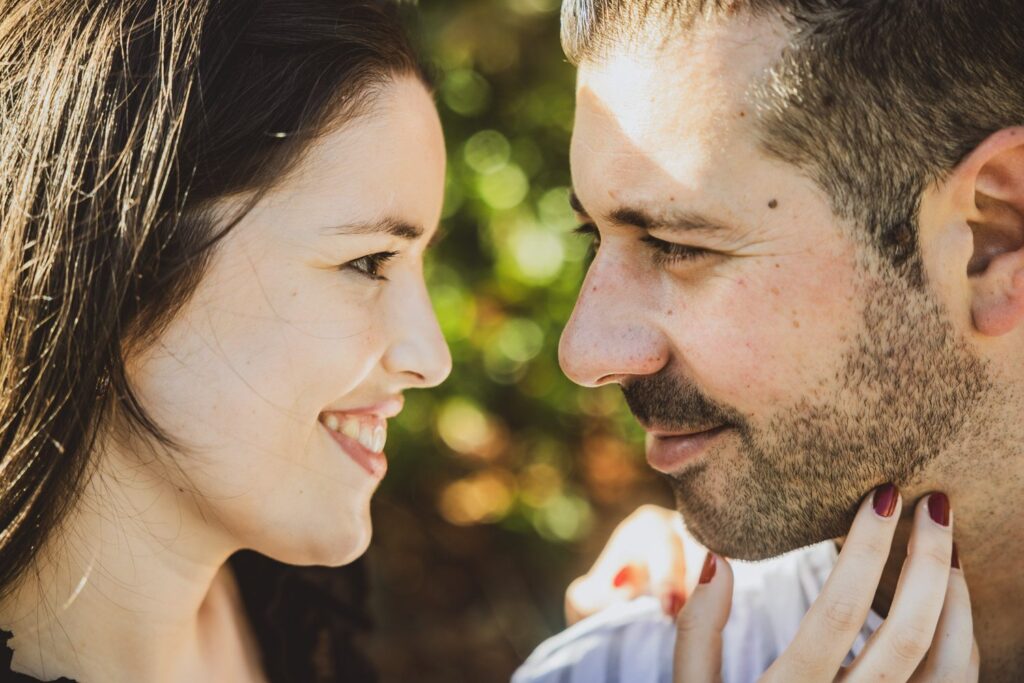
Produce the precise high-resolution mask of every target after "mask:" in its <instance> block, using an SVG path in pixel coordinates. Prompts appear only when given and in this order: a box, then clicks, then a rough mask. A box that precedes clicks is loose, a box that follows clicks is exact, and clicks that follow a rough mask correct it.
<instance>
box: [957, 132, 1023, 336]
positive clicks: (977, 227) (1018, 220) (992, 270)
mask: <svg viewBox="0 0 1024 683" xmlns="http://www.w3.org/2000/svg"><path fill="white" fill-rule="evenodd" d="M946 187H948V188H950V191H951V193H952V196H951V201H950V202H948V203H946V206H947V207H948V209H949V210H952V211H954V212H955V213H956V214H958V215H957V216H956V217H955V218H956V222H957V223H960V224H961V225H962V224H963V223H964V222H965V223H966V224H967V225H968V226H969V227H970V230H971V234H972V235H973V239H974V249H973V252H972V254H971V258H970V261H969V263H968V264H967V278H968V280H967V281H968V284H969V286H970V292H969V297H970V302H971V313H972V317H973V320H974V327H975V329H976V330H977V331H978V332H979V333H981V334H983V335H986V336H990V337H996V336H1001V335H1004V334H1008V333H1010V332H1012V331H1014V330H1016V329H1018V328H1024V127H1018V128H1008V129H1005V130H1001V131H999V132H998V133H995V134H994V135H992V136H991V137H989V138H988V139H987V140H985V141H984V142H983V143H982V144H981V145H979V146H978V147H977V148H976V149H975V150H974V151H973V152H971V154H970V155H968V156H967V158H965V159H964V160H963V162H961V163H960V164H959V165H958V166H957V168H956V169H955V170H954V172H953V178H952V179H951V182H950V183H947V184H946Z"/></svg>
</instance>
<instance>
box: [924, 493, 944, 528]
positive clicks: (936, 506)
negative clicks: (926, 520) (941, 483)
mask: <svg viewBox="0 0 1024 683" xmlns="http://www.w3.org/2000/svg"><path fill="white" fill-rule="evenodd" d="M928 514H929V515H931V518H932V520H933V521H934V522H935V523H936V524H939V525H942V526H949V498H947V497H946V494H945V493H933V494H932V495H930V496H928Z"/></svg>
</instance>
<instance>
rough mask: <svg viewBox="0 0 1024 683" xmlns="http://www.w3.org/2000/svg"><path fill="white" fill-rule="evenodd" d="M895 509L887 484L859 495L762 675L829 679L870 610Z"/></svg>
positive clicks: (894, 492) (780, 678)
mask: <svg viewBox="0 0 1024 683" xmlns="http://www.w3.org/2000/svg"><path fill="white" fill-rule="evenodd" d="M900 507H901V501H900V496H899V492H898V491H897V490H896V487H895V486H892V485H886V486H882V487H880V488H878V489H876V490H875V491H874V493H873V494H872V495H870V496H867V497H866V498H865V500H864V502H863V503H862V504H861V506H860V509H859V510H858V512H857V516H856V518H855V519H854V522H853V526H852V527H851V528H850V534H849V535H848V536H847V538H846V542H845V544H844V545H843V549H842V551H841V552H840V553H839V559H838V561H837V562H836V566H835V568H834V569H833V570H832V573H831V574H830V575H829V578H828V581H826V582H825V587H824V588H822V590H821V594H820V595H819V596H818V598H817V599H816V600H815V601H814V604H813V605H811V609H810V610H808V612H807V614H806V615H804V618H803V621H801V622H800V628H799V630H798V631H797V634H796V637H795V638H794V639H793V642H792V643H791V644H790V646H789V647H788V648H786V651H785V652H783V653H782V655H781V656H780V657H779V658H778V659H777V660H775V662H774V663H773V664H772V666H771V667H770V668H769V669H768V671H767V672H766V678H767V679H769V680H772V681H786V682H787V683H789V682H790V681H831V680H833V678H834V677H835V676H836V674H837V672H838V671H839V668H840V666H841V665H842V663H843V660H844V659H845V658H846V656H847V654H848V653H849V651H850V647H852V645H853V642H854V640H856V638H857V635H858V634H859V633H860V630H861V628H862V627H863V625H864V621H865V620H866V619H867V615H868V612H869V611H870V609H871V603H872V602H873V601H874V597H875V591H876V590H877V589H878V581H879V579H880V578H881V575H882V570H883V569H884V568H885V563H886V560H887V559H888V557H889V548H890V546H891V545H892V538H893V535H894V533H895V531H896V522H897V520H898V519H899V512H900ZM691 599H692V598H691ZM684 612H685V610H684ZM886 680H888V679H886Z"/></svg>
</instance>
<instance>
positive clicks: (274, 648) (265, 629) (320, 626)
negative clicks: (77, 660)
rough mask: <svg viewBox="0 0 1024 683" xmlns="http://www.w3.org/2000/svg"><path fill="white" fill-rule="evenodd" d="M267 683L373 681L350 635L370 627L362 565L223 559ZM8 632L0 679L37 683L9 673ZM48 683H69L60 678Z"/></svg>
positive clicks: (246, 555) (247, 555) (0, 639)
mask: <svg viewBox="0 0 1024 683" xmlns="http://www.w3.org/2000/svg"><path fill="white" fill-rule="evenodd" d="M229 561H230V563H231V565H232V567H233V569H234V571H235V577H236V579H237V581H238V587H239V590H240V591H241V594H242V601H243V602H244V603H245V609H246V613H247V614H248V617H249V620H250V623H251V624H252V626H253V630H254V631H255V633H256V638H257V639H258V640H259V644H260V650H261V651H262V653H263V670H264V671H265V672H266V674H267V677H268V678H269V679H270V681H271V683H373V682H375V681H376V680H377V678H376V676H375V675H374V673H373V669H372V667H371V665H370V663H369V660H367V658H366V656H365V655H363V654H362V653H361V652H359V651H358V649H357V648H356V644H355V638H356V636H357V635H359V634H360V633H365V632H366V631H368V630H369V629H370V620H369V618H368V617H367V614H366V596H367V591H368V589H369V586H368V582H367V578H366V572H365V568H364V567H363V565H362V563H360V562H357V563H355V564H353V565H349V566H347V567H340V568H332V567H293V566H291V565H287V564H282V563H280V562H276V561H274V560H271V559H270V558H268V557H265V556H263V555H260V554H258V553H255V552H252V551H249V550H246V551H242V552H238V553H235V554H234V555H232V556H231V559H230V560H229ZM11 637H12V634H11V633H10V632H9V631H4V630H2V629H0V682H2V683H38V681H39V679H37V678H33V677H31V676H27V675H25V674H19V673H14V672H12V671H11V659H12V658H13V656H14V653H13V652H12V651H11V649H10V648H9V647H8V646H7V642H8V641H9V640H10V639H11ZM56 683H76V682H75V681H72V680H70V679H67V678H60V679H58V680H57V682H56Z"/></svg>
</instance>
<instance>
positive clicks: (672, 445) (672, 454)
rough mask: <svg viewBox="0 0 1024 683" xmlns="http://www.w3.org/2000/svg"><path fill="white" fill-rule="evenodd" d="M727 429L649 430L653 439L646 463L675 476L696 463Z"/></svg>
mask: <svg viewBox="0 0 1024 683" xmlns="http://www.w3.org/2000/svg"><path fill="white" fill-rule="evenodd" d="M729 428H730V427H729V425H719V426H718V427H713V428H710V429H705V430H703V431H678V430H673V431H668V430H663V429H657V428H655V429H651V430H649V432H648V433H649V434H650V435H651V436H652V437H653V438H652V439H651V442H650V443H649V444H648V446H647V462H648V464H649V465H650V466H651V467H653V468H654V469H656V470H657V471H659V472H661V473H663V474H677V473H678V472H679V471H680V470H682V469H683V468H684V467H686V466H687V465H689V464H690V463H692V462H695V461H697V460H698V459H699V458H700V456H701V455H703V454H704V453H706V452H707V450H708V449H709V448H710V447H711V445H712V444H713V443H714V442H715V441H716V440H718V439H719V438H721V436H722V435H723V434H724V433H726V432H727V431H728V430H729Z"/></svg>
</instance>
